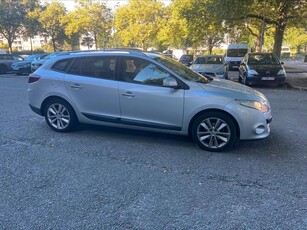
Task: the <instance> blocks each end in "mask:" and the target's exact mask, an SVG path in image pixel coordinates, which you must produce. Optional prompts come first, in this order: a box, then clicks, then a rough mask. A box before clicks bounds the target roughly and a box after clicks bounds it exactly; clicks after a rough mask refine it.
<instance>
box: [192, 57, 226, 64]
mask: <svg viewBox="0 0 307 230" xmlns="http://www.w3.org/2000/svg"><path fill="white" fill-rule="evenodd" d="M194 64H223V58H222V57H198V58H196V60H195V62H194Z"/></svg>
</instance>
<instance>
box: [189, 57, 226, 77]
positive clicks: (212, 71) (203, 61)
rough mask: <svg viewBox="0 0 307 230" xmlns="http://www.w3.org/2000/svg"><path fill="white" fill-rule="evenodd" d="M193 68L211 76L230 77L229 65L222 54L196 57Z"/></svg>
mask: <svg viewBox="0 0 307 230" xmlns="http://www.w3.org/2000/svg"><path fill="white" fill-rule="evenodd" d="M190 68H191V69H192V70H194V71H196V72H198V73H200V74H202V75H208V76H210V77H218V78H224V79H227V78H228V65H227V63H226V61H225V59H224V57H223V56H222V55H204V56H199V57H197V58H196V59H195V61H194V62H193V64H192V65H191V67H190Z"/></svg>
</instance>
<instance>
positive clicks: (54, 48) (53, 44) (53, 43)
mask: <svg viewBox="0 0 307 230" xmlns="http://www.w3.org/2000/svg"><path fill="white" fill-rule="evenodd" d="M51 40H52V46H53V51H54V52H56V45H55V39H54V38H51Z"/></svg>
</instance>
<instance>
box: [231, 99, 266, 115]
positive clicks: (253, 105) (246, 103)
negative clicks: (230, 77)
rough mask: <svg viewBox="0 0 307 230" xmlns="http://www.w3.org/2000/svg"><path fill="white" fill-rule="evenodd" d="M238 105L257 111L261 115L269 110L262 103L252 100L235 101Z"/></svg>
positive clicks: (264, 103)
mask: <svg viewBox="0 0 307 230" xmlns="http://www.w3.org/2000/svg"><path fill="white" fill-rule="evenodd" d="M236 101H237V102H238V103H239V104H240V105H242V106H245V107H249V108H252V109H257V110H259V111H261V112H263V113H266V112H268V111H269V110H270V108H269V105H268V104H267V103H266V102H264V101H254V100H236Z"/></svg>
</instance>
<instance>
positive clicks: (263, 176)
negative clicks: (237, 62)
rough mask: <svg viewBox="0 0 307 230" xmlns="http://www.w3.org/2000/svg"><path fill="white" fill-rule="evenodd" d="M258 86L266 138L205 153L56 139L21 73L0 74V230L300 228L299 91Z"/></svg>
mask: <svg viewBox="0 0 307 230" xmlns="http://www.w3.org/2000/svg"><path fill="white" fill-rule="evenodd" d="M237 74H238V73H237V72H235V71H233V72H231V74H230V79H231V80H233V81H236V78H237ZM257 90H259V91H261V92H263V93H264V94H265V95H266V96H267V98H268V99H269V101H270V103H271V106H272V114H273V121H272V124H271V135H270V136H269V137H268V138H267V139H265V140H261V141H244V142H239V143H237V145H236V147H235V148H234V149H233V150H231V151H228V152H224V153H211V152H206V151H203V150H201V149H199V148H197V147H196V145H195V144H194V143H193V141H192V140H190V139H189V138H188V137H185V136H176V135H169V134H161V133H151V132H142V131H135V130H124V129H115V128H106V127H92V126H82V127H81V129H80V130H78V131H76V132H72V133H64V134H63V133H56V132H54V131H52V130H51V129H50V128H49V127H48V126H47V124H46V122H45V120H44V118H43V117H40V116H38V115H36V114H35V113H33V112H32V111H31V110H30V108H29V106H28V104H27V77H26V76H17V75H14V74H6V75H0V97H1V104H0V108H1V118H0V127H1V129H0V159H1V160H0V162H1V164H0V189H1V199H0V229H306V226H307V208H306V207H307V186H306V184H307V179H306V175H307V167H306V165H307V143H306V140H307V129H306V128H307V116H306V114H307V92H306V91H298V90H290V89H287V88H278V87H275V86H272V87H271V86H261V87H257Z"/></svg>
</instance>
